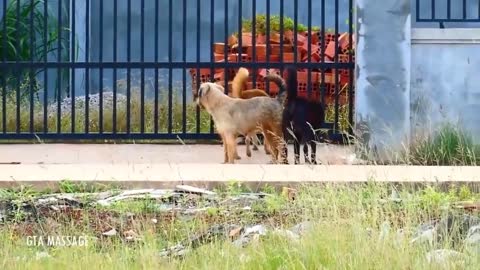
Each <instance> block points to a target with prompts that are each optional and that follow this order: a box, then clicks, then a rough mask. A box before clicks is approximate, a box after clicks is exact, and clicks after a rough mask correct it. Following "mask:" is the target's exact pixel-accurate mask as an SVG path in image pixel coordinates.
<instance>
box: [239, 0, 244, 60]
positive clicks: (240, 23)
mask: <svg viewBox="0 0 480 270" xmlns="http://www.w3.org/2000/svg"><path fill="white" fill-rule="evenodd" d="M242 2H243V1H242V0H238V50H240V52H242V53H243V47H242V46H243V44H242V43H243V40H242V32H243V25H242V24H243V18H242V9H243V3H242Z"/></svg>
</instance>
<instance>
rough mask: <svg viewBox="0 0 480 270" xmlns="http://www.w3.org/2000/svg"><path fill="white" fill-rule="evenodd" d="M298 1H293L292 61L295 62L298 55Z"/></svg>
mask: <svg viewBox="0 0 480 270" xmlns="http://www.w3.org/2000/svg"><path fill="white" fill-rule="evenodd" d="M297 9H298V2H297V0H294V1H293V58H294V60H293V62H294V63H295V64H297V57H298V43H297V40H298V11H297Z"/></svg>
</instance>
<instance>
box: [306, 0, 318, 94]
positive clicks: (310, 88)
mask: <svg viewBox="0 0 480 270" xmlns="http://www.w3.org/2000/svg"><path fill="white" fill-rule="evenodd" d="M307 12H308V16H307V28H308V37H309V38H310V39H308V40H307V42H308V44H307V62H308V63H309V64H311V63H312V41H311V40H312V38H313V37H312V0H308V11H307ZM315 80H318V78H316V79H315ZM315 80H313V81H312V69H311V68H310V67H309V68H308V69H307V91H308V93H307V96H308V99H310V98H311V97H312V92H313V86H314V85H316V83H317V82H316V81H315Z"/></svg>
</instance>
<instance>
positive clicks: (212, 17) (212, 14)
mask: <svg viewBox="0 0 480 270" xmlns="http://www.w3.org/2000/svg"><path fill="white" fill-rule="evenodd" d="M214 26H215V0H210V44H213V42H215V27H214ZM211 46H213V45H210V63H214V62H215V57H214V51H213V48H212V47H211ZM214 68H215V65H212V66H211V68H210V78H213V75H214ZM197 72H198V69H197ZM197 75H198V76H197V87H198V86H199V83H200V78H199V77H200V74H199V73H197ZM197 90H198V89H197ZM197 110H199V108H198V106H197ZM214 126H215V125H214V123H213V119H212V117H210V134H212V133H213V132H214ZM197 133H200V126H199V125H198V123H197Z"/></svg>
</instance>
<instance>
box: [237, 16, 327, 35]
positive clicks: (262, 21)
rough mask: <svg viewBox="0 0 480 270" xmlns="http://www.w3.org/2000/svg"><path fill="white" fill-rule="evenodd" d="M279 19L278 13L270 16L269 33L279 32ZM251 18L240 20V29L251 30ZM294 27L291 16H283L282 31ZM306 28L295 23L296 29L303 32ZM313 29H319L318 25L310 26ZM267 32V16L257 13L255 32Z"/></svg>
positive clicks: (291, 29) (290, 29)
mask: <svg viewBox="0 0 480 270" xmlns="http://www.w3.org/2000/svg"><path fill="white" fill-rule="evenodd" d="M280 19H281V17H280V16H279V15H272V16H270V33H278V32H280V29H281V27H280ZM252 26H253V20H247V19H244V20H243V21H242V29H243V31H245V32H252ZM294 27H295V22H294V20H293V19H292V18H290V17H287V16H283V31H293V30H294ZM307 30H308V27H307V26H305V25H303V24H301V23H297V31H298V32H305V31H307ZM312 30H313V31H318V30H320V27H318V26H312ZM266 32H267V16H266V15H265V14H258V15H257V16H256V17H255V33H256V34H262V35H264V34H265V33H266Z"/></svg>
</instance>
